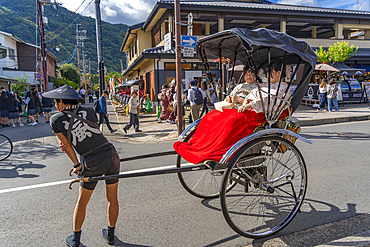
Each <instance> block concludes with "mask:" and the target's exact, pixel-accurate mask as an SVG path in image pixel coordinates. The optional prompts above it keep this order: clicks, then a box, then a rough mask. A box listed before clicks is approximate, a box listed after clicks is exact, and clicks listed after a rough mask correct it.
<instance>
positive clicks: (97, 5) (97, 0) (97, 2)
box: [95, 0, 105, 95]
mask: <svg viewBox="0 0 370 247" xmlns="http://www.w3.org/2000/svg"><path fill="white" fill-rule="evenodd" d="M95 13H96V43H97V52H98V66H99V69H98V70H99V84H100V95H103V91H104V90H105V83H104V60H103V41H102V34H101V15H100V0H95Z"/></svg>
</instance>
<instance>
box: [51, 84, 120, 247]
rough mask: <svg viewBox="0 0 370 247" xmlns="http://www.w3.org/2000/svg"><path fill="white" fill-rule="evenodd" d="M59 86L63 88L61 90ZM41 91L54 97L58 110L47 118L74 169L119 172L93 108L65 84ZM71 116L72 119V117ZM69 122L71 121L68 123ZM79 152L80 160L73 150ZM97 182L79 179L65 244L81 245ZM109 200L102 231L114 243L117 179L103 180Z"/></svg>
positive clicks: (89, 173) (77, 171) (86, 173)
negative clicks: (82, 231) (69, 233)
mask: <svg viewBox="0 0 370 247" xmlns="http://www.w3.org/2000/svg"><path fill="white" fill-rule="evenodd" d="M61 88H62V90H63V91H60V89H61ZM61 88H58V89H55V90H52V91H49V92H46V93H44V97H45V98H50V99H54V102H55V106H56V108H57V109H58V111H59V112H58V113H57V114H54V115H53V116H52V117H51V119H50V127H51V129H52V130H53V131H54V133H55V135H56V136H57V137H58V139H59V140H60V148H61V149H62V151H64V152H65V153H66V154H67V155H68V157H69V158H70V160H71V161H72V163H73V172H74V173H75V174H79V175H81V176H82V177H95V176H103V175H105V176H108V175H116V174H119V171H120V160H119V156H118V154H117V151H116V149H115V147H114V146H113V145H112V144H111V143H109V141H108V140H107V139H106V138H105V137H104V135H103V134H102V133H101V131H100V130H99V126H98V125H97V118H96V114H95V112H94V110H93V109H92V108H87V107H81V106H79V105H78V102H82V99H81V98H80V97H78V95H77V93H76V92H75V91H74V90H73V88H71V87H70V86H68V85H65V86H63V87H61ZM72 118H73V119H72ZM69 123H74V124H73V125H69ZM75 151H76V153H77V154H79V155H80V160H79V159H78V158H77V156H76V153H75ZM96 184H97V182H82V183H80V189H79V197H78V201H77V204H76V207H75V210H74V214H73V235H71V236H69V237H67V239H66V243H67V245H68V246H71V247H77V246H80V238H81V228H82V224H83V222H84V219H85V214H86V206H87V204H88V202H89V200H90V197H91V195H92V193H93V191H94V189H95V186H96ZM105 184H106V198H107V202H108V209H107V216H108V229H102V235H103V237H104V239H105V240H106V241H107V243H108V244H110V245H112V244H114V229H115V226H116V222H117V218H118V212H119V205H118V199H117V189H118V179H117V178H114V179H109V180H106V181H105Z"/></svg>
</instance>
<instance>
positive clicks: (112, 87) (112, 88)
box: [109, 76, 114, 96]
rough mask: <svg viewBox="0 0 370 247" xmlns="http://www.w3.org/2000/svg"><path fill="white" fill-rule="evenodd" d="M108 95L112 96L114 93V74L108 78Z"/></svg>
mask: <svg viewBox="0 0 370 247" xmlns="http://www.w3.org/2000/svg"><path fill="white" fill-rule="evenodd" d="M109 87H110V95H111V96H113V93H114V76H113V78H110V79H109Z"/></svg>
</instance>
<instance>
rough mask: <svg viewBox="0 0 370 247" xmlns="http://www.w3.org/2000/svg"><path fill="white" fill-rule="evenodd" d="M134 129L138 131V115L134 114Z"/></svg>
mask: <svg viewBox="0 0 370 247" xmlns="http://www.w3.org/2000/svg"><path fill="white" fill-rule="evenodd" d="M133 117H134V128H135V130H136V131H138V130H139V114H134V116H133Z"/></svg>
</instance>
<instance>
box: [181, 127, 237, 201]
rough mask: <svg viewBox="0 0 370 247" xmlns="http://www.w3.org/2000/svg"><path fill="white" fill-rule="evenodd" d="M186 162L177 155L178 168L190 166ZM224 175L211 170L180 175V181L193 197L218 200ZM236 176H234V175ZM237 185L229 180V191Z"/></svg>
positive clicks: (191, 134)
mask: <svg viewBox="0 0 370 247" xmlns="http://www.w3.org/2000/svg"><path fill="white" fill-rule="evenodd" d="M194 132H195V129H194V130H193V131H191V132H190V133H189V135H188V136H187V137H186V138H185V140H184V141H186V142H188V141H189V140H190V139H191V138H192V137H193V135H194ZM189 165H193V164H189V163H188V162H187V161H186V160H184V159H183V158H182V157H181V156H180V155H177V162H176V167H177V168H181V167H184V166H189ZM222 173H223V172H221V173H220V172H217V171H214V170H211V169H205V170H198V171H191V172H183V173H178V174H177V175H178V177H179V180H180V182H181V184H182V186H183V187H184V188H185V189H186V190H187V191H188V192H189V193H190V194H192V195H193V196H196V197H199V198H204V199H210V198H216V197H218V196H219V194H220V185H221V181H222ZM232 175H233V176H234V174H232ZM235 185H236V182H234V181H232V180H229V183H228V186H227V189H226V190H227V191H229V190H231V189H232V188H233V187H234V186H235Z"/></svg>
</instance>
